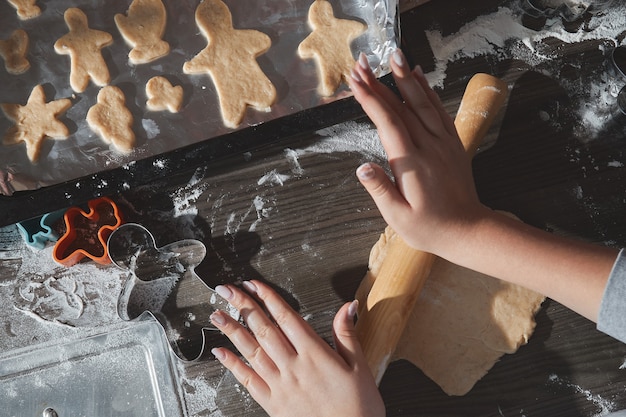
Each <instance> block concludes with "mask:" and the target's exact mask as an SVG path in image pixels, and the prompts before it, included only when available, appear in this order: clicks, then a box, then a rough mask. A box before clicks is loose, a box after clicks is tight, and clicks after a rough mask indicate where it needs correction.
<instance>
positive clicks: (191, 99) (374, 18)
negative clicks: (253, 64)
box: [0, 0, 398, 195]
mask: <svg viewBox="0 0 626 417" xmlns="http://www.w3.org/2000/svg"><path fill="white" fill-rule="evenodd" d="M130 3H131V0H124V1H121V0H99V1H98V0H91V1H68V0H55V1H45V2H43V1H39V2H38V5H39V6H40V7H41V9H42V14H41V15H40V16H39V17H36V18H34V19H30V20H26V21H21V20H19V19H18V17H17V15H16V12H15V10H14V9H13V8H12V7H11V6H10V5H9V3H8V2H4V1H3V2H0V39H7V38H8V37H9V36H10V34H11V33H12V32H13V31H14V30H15V29H18V28H21V29H24V30H25V31H26V32H27V33H28V35H29V38H30V47H29V53H28V56H27V58H28V60H29V61H30V64H31V68H30V69H29V70H28V71H27V72H25V73H24V74H21V75H11V74H9V73H8V72H7V71H6V70H5V69H4V67H3V65H0V85H1V88H0V103H18V104H22V105H23V104H25V103H26V101H27V99H28V96H29V95H30V92H31V90H32V89H33V87H34V86H36V85H37V84H42V85H43V86H44V90H45V93H46V100H47V101H51V100H55V99H59V98H66V97H67V98H71V99H72V102H73V105H72V107H71V108H70V109H69V110H68V111H67V112H66V113H65V115H64V116H62V117H61V120H62V121H63V122H64V123H65V124H66V125H67V126H68V127H69V129H70V131H71V136H70V137H69V138H67V139H65V140H52V139H49V138H48V139H45V140H44V141H43V145H42V148H41V149H42V152H41V157H40V159H39V161H38V163H36V164H33V163H31V162H30V161H29V160H28V158H27V156H26V147H25V146H24V144H17V145H4V144H0V194H1V195H11V194H12V193H13V192H15V191H22V190H34V189H37V188H40V187H45V186H49V185H54V184H59V183H63V182H66V181H70V180H74V179H78V178H86V177H88V176H89V175H92V174H95V173H98V172H101V171H106V170H111V169H115V168H120V167H124V166H126V165H127V164H129V163H132V162H133V161H137V160H140V159H143V158H147V157H152V156H155V155H160V154H163V153H166V152H169V151H172V150H174V149H178V148H181V147H184V146H186V145H190V144H194V143H198V142H200V141H205V140H210V139H211V138H214V137H217V136H220V135H224V134H228V133H229V132H232V130H231V129H228V128H226V127H225V126H224V124H223V122H222V118H221V114H220V110H219V106H218V101H217V100H218V99H217V95H216V93H215V89H214V86H213V83H212V81H211V78H210V77H209V76H208V75H186V74H183V72H182V67H183V64H184V63H185V62H186V61H188V60H190V59H191V58H193V57H194V56H195V55H196V54H197V53H198V52H199V51H201V50H202V49H203V48H204V47H205V46H206V44H207V43H206V39H205V38H204V36H203V35H202V34H201V33H200V30H199V29H198V27H197V26H196V23H195V16H194V14H195V10H196V7H197V5H198V4H199V1H198V0H170V1H167V0H166V1H164V3H165V7H166V9H167V13H168V17H167V28H166V33H165V35H164V37H163V38H164V39H165V40H166V41H167V42H168V43H169V44H170V48H171V51H170V53H169V55H167V56H166V57H163V58H161V59H158V60H156V61H153V62H151V63H148V64H142V65H137V66H135V65H132V64H130V63H129V62H128V52H129V50H130V47H129V46H128V45H127V44H126V42H125V41H124V39H123V38H122V37H121V35H120V33H119V31H118V30H117V27H116V26H115V23H114V20H113V19H114V15H115V14H116V13H124V14H125V13H126V12H127V10H128V7H129V5H130ZM225 3H226V4H227V5H228V7H229V8H230V10H231V13H232V15H233V25H234V27H235V28H236V29H256V30H259V31H261V32H264V33H266V34H267V35H269V36H270V38H271V40H272V46H271V48H270V50H269V51H268V52H267V53H265V54H264V55H262V56H260V57H259V58H258V62H259V64H260V66H261V68H262V70H263V71H264V72H265V74H266V75H267V76H268V78H269V79H270V80H271V81H272V82H273V83H274V85H275V86H276V89H277V92H278V98H277V101H276V103H275V104H274V106H272V108H271V111H270V112H263V111H257V110H254V109H252V108H248V110H247V112H246V117H245V119H244V121H243V123H242V124H241V125H240V126H239V127H238V129H244V128H246V127H248V126H254V125H256V124H259V123H263V122H266V121H268V120H271V119H275V118H278V117H282V116H286V115H290V114H294V113H297V112H299V111H301V110H304V109H310V108H313V107H316V106H320V105H323V104H325V103H328V102H330V101H334V100H338V99H340V98H343V97H346V96H348V95H350V92H349V90H348V89H347V88H346V87H345V86H343V87H342V88H340V90H339V91H338V92H337V93H336V94H335V96H333V97H331V98H322V97H320V96H319V95H318V94H317V85H318V78H317V73H316V68H315V64H314V62H313V61H312V60H302V59H300V58H299V57H298V55H297V48H298V45H299V43H300V42H301V41H302V40H303V39H304V38H305V37H306V36H307V35H308V34H309V33H310V28H309V26H308V24H307V14H308V9H309V7H310V5H311V0H225ZM331 4H332V5H333V9H334V11H335V16H337V17H339V18H345V19H357V20H361V21H363V22H365V23H366V24H367V25H368V30H367V32H366V33H365V34H364V35H362V36H360V37H359V38H357V39H356V40H355V41H354V42H353V44H352V47H353V52H354V54H355V56H356V54H357V51H363V52H365V53H366V55H367V56H368V59H369V62H370V64H371V66H372V68H373V69H374V71H375V73H376V74H377V75H378V76H382V75H385V74H387V73H388V72H389V68H388V62H389V54H390V52H391V51H393V49H395V47H396V45H397V31H398V28H397V27H396V25H397V22H396V20H397V19H396V13H397V0H331ZM68 7H79V8H80V9H81V10H82V11H83V12H85V14H86V15H87V18H88V20H89V27H90V28H92V29H98V30H103V31H106V32H109V33H111V34H112V35H113V38H114V42H113V44H112V45H110V46H108V47H105V48H104V49H103V56H104V59H105V61H106V63H107V66H108V68H109V71H110V73H111V82H110V85H115V86H117V87H119V88H120V89H122V91H123V92H124V94H125V96H126V105H127V107H128V108H129V109H130V110H131V112H132V113H133V116H134V125H133V130H134V132H135V135H136V137H137V146H136V149H135V150H134V151H132V152H131V153H130V154H121V153H119V152H118V151H116V150H115V149H114V148H112V147H110V146H109V145H107V144H105V143H104V142H103V141H102V139H100V138H99V137H98V136H97V135H96V134H95V133H94V132H92V131H91V129H90V128H89V126H88V125H87V122H86V121H85V118H86V115H87V111H88V110H89V108H90V107H91V106H93V105H94V104H95V102H96V96H97V94H98V91H99V87H97V86H96V85H94V84H93V83H90V85H89V87H88V88H87V90H86V91H85V92H83V93H74V91H73V90H72V89H71V87H70V85H69V70H70V58H69V56H62V55H58V54H56V53H55V51H54V48H53V45H54V43H55V42H56V40H57V39H59V38H60V37H61V36H63V35H65V34H66V33H67V32H68V28H67V26H66V24H65V21H64V18H63V13H64V11H65V10H66V9H67V8H68ZM0 64H2V62H0ZM233 71H236V69H233ZM156 75H162V76H165V77H166V78H168V79H169V80H170V82H172V84H174V85H182V86H183V89H184V94H185V95H184V101H183V108H182V110H181V111H180V112H179V113H177V114H171V113H169V112H151V111H148V110H147V109H146V105H145V103H146V99H147V98H146V93H145V85H146V82H147V81H148V80H149V79H150V78H152V77H153V76H156ZM12 124H13V123H12V122H11V121H10V120H9V119H8V118H6V117H5V116H4V114H2V113H1V112H0V135H4V132H5V131H6V130H7V129H9V128H10V127H11V126H12Z"/></svg>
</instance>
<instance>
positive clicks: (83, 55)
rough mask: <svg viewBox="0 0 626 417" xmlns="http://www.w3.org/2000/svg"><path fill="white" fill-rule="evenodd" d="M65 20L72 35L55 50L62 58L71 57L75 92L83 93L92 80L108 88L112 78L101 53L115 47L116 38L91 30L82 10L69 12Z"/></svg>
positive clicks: (62, 39)
mask: <svg viewBox="0 0 626 417" xmlns="http://www.w3.org/2000/svg"><path fill="white" fill-rule="evenodd" d="M63 16H64V18H65V23H66V24H67V27H68V28H69V29H70V31H69V32H68V33H67V34H65V35H63V36H62V37H60V38H59V39H58V40H57V41H56V42H55V43H54V50H55V51H56V53H57V54H59V55H69V56H70V59H71V68H70V85H71V86H72V89H73V90H74V91H76V92H77V93H82V92H83V91H85V89H86V88H87V85H88V84H89V80H90V79H91V80H93V82H94V83H95V84H96V85H97V86H99V87H102V86H105V85H107V84H108V83H109V81H110V79H111V78H110V74H109V68H108V67H107V64H106V62H105V61H104V58H103V57H102V52H101V49H102V48H104V47H105V46H108V45H110V44H112V43H113V36H111V34H110V33H107V32H103V31H100V30H94V29H90V28H89V26H88V22H87V16H86V15H85V13H83V11H82V10H80V9H77V8H75V7H72V8H69V9H67V10H66V11H65V14H64V15H63Z"/></svg>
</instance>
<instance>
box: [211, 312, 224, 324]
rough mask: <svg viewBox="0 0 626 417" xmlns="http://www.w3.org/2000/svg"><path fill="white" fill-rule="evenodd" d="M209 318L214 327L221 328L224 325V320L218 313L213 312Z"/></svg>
mask: <svg viewBox="0 0 626 417" xmlns="http://www.w3.org/2000/svg"><path fill="white" fill-rule="evenodd" d="M209 318H210V319H211V323H213V324H215V325H216V326H223V325H225V324H226V319H225V318H224V316H222V314H221V313H220V312H219V311H214V312H213V314H211V316H210V317H209Z"/></svg>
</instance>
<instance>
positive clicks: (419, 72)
mask: <svg viewBox="0 0 626 417" xmlns="http://www.w3.org/2000/svg"><path fill="white" fill-rule="evenodd" d="M413 72H414V73H415V74H416V75H417V76H418V77H423V76H424V71H423V70H422V67H421V66H419V65H416V66H415V68H414V69H413Z"/></svg>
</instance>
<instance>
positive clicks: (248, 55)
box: [183, 0, 276, 128]
mask: <svg viewBox="0 0 626 417" xmlns="http://www.w3.org/2000/svg"><path fill="white" fill-rule="evenodd" d="M196 23H197V25H198V27H199V28H200V30H201V31H202V33H203V34H204V36H205V37H206V38H207V42H208V45H207V47H206V48H204V49H203V50H202V51H200V53H198V55H196V56H195V57H194V58H193V59H192V60H191V61H188V62H185V64H184V66H183V72H184V73H185V74H203V73H208V74H209V75H210V76H211V78H212V80H213V83H214V84H215V88H216V90H217V94H218V96H219V101H220V108H221V111H222V118H223V120H224V124H225V125H226V126H228V127H231V128H236V127H237V126H239V124H240V123H241V121H242V120H243V117H244V115H245V111H246V107H247V106H248V105H250V106H253V107H255V108H257V109H262V110H268V109H269V107H270V106H271V105H272V104H274V101H275V100H276V88H275V87H274V85H273V84H272V82H271V81H270V80H269V79H268V78H267V77H266V76H265V74H264V73H263V71H262V70H261V68H260V67H259V64H258V63H257V61H256V58H257V57H258V56H259V55H262V54H264V53H265V52H267V50H268V49H269V48H270V46H271V40H270V38H269V36H267V35H266V34H264V33H261V32H259V31H257V30H238V29H234V28H233V22H232V15H231V13H230V10H229V9H228V7H227V6H226V4H224V2H223V1H221V0H205V1H203V2H202V3H200V4H199V5H198V8H197V9H196Z"/></svg>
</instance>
